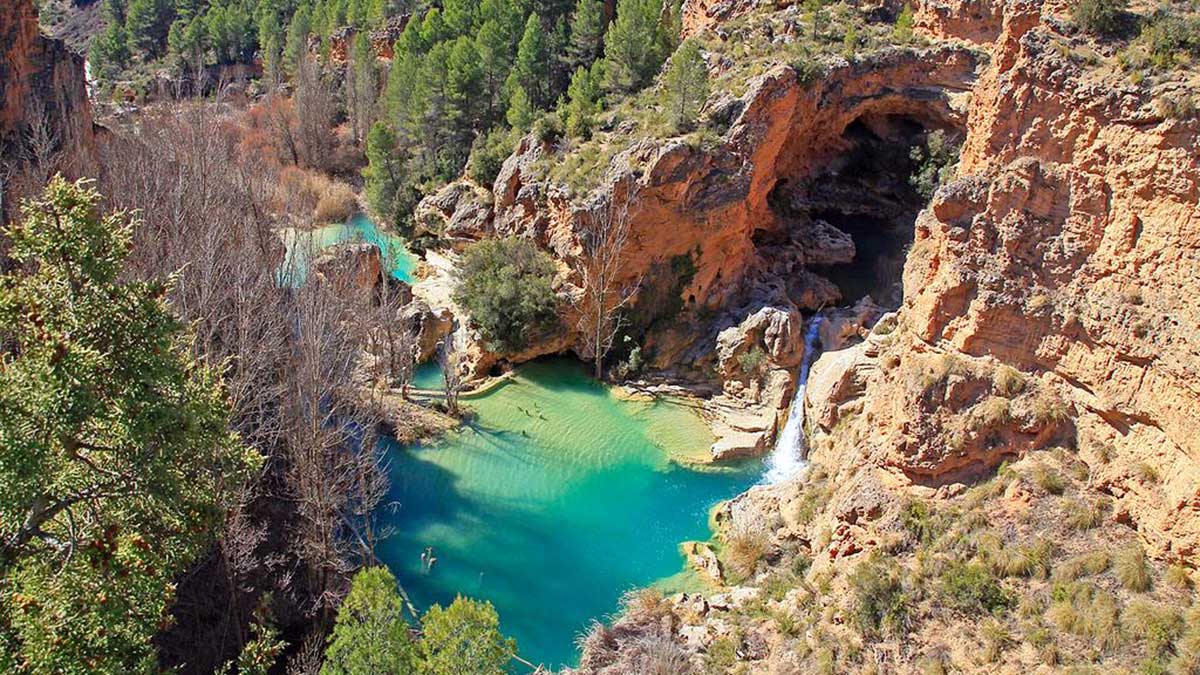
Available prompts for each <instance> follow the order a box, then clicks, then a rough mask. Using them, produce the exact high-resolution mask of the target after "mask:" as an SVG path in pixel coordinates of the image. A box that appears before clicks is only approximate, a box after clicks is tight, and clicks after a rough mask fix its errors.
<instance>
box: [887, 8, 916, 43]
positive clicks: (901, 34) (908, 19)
mask: <svg viewBox="0 0 1200 675" xmlns="http://www.w3.org/2000/svg"><path fill="white" fill-rule="evenodd" d="M913 21H914V16H913V8H912V5H904V9H902V10H900V15H899V16H897V17H896V25H895V26H894V27H893V29H892V39H893V40H895V41H896V42H899V43H900V44H907V43H908V42H910V41H912V38H913Z"/></svg>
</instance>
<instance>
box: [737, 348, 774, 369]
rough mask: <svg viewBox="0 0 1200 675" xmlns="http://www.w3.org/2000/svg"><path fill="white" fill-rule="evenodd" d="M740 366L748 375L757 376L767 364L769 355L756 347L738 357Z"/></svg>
mask: <svg viewBox="0 0 1200 675" xmlns="http://www.w3.org/2000/svg"><path fill="white" fill-rule="evenodd" d="M737 362H738V366H739V367H740V368H741V369H742V372H743V373H745V374H746V375H757V374H759V373H761V372H762V369H763V366H764V365H766V363H767V353H766V352H765V351H763V349H762V347H755V348H753V349H751V350H749V351H745V352H742V353H741V354H738V355H737Z"/></svg>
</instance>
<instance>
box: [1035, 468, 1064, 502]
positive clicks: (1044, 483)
mask: <svg viewBox="0 0 1200 675" xmlns="http://www.w3.org/2000/svg"><path fill="white" fill-rule="evenodd" d="M1030 473H1031V477H1032V478H1033V482H1034V484H1035V485H1037V486H1038V487H1039V488H1041V489H1042V490H1045V491H1046V492H1047V493H1049V494H1052V495H1061V494H1062V493H1063V492H1064V491H1066V489H1067V483H1066V481H1065V480H1064V479H1063V477H1062V475H1061V474H1059V473H1058V472H1057V471H1055V470H1054V469H1052V468H1051V467H1048V466H1046V465H1045V464H1042V463H1040V462H1039V463H1037V464H1034V465H1033V469H1032V470H1031V471H1030Z"/></svg>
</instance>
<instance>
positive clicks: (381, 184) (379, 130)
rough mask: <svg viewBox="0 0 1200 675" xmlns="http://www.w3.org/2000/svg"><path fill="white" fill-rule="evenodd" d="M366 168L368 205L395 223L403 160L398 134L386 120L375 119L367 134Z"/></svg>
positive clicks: (402, 177)
mask: <svg viewBox="0 0 1200 675" xmlns="http://www.w3.org/2000/svg"><path fill="white" fill-rule="evenodd" d="M366 154H367V167H366V168H365V169H363V179H364V189H365V190H366V193H367V204H368V205H369V206H370V207H371V210H372V211H374V212H375V213H377V214H379V215H380V216H383V218H384V220H386V221H387V222H390V223H396V216H397V213H398V206H399V204H398V200H397V197H398V196H399V195H400V188H401V182H402V181H403V179H404V162H403V161H402V159H401V157H400V151H399V148H398V147H397V144H396V134H394V133H393V132H392V130H391V129H390V128H389V127H388V125H386V124H384V123H383V122H376V123H375V125H374V126H372V127H371V131H370V133H368V134H367V153H366Z"/></svg>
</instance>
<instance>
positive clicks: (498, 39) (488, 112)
mask: <svg viewBox="0 0 1200 675" xmlns="http://www.w3.org/2000/svg"><path fill="white" fill-rule="evenodd" d="M475 51H476V53H478V54H479V68H480V71H481V72H482V73H483V81H482V85H483V92H482V97H483V116H484V121H485V126H490V125H491V124H492V123H493V122H496V121H499V118H500V116H501V115H502V114H503V112H504V110H505V107H506V105H507V101H506V100H505V95H504V88H505V87H504V85H505V81H506V80H507V77H508V70H509V68H510V67H511V66H512V52H511V51H510V50H509V46H508V38H507V35H506V31H505V29H504V27H503V25H502V24H501V22H500V21H499V20H497V19H487V20H485V21H484V22H483V25H481V26H480V27H479V33H478V34H477V35H476V36H475Z"/></svg>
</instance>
